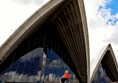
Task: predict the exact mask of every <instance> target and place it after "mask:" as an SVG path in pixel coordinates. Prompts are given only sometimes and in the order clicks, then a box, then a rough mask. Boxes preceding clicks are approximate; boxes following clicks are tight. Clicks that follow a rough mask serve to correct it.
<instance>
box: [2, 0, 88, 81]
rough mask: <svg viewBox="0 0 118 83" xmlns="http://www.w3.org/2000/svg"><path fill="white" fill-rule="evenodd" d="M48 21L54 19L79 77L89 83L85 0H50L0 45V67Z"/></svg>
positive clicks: (53, 21)
mask: <svg viewBox="0 0 118 83" xmlns="http://www.w3.org/2000/svg"><path fill="white" fill-rule="evenodd" d="M46 22H49V23H51V24H52V25H53V26H54V27H55V28H56V29H57V31H58V33H59V35H60V37H61V38H62V40H63V42H64V44H65V46H66V48H67V50H68V52H69V55H70V57H71V58H72V62H73V63H74V66H75V68H76V72H77V74H76V75H77V76H79V77H77V78H78V79H79V80H80V82H82V83H88V82H89V69H90V68H89V66H90V64H89V41H88V30H87V23H86V15H85V10H84V4H83V0H51V1H50V2H48V3H47V4H46V5H44V6H43V7H42V8H41V9H39V10H38V11H37V12H35V13H34V14H33V15H32V16H31V17H30V18H29V19H28V20H27V21H26V22H25V23H24V24H23V25H21V27H19V28H18V29H17V30H16V31H15V33H14V34H13V35H12V36H11V37H10V38H9V39H8V40H7V41H6V42H5V43H4V44H3V45H2V47H1V48H0V60H1V63H0V67H1V65H2V63H3V62H4V63H5V61H6V59H7V57H8V56H10V55H11V54H12V52H13V51H14V50H15V49H17V48H18V46H19V45H20V44H21V43H22V42H23V41H24V40H25V39H26V38H27V37H28V36H29V35H30V34H31V33H33V32H34V31H35V30H36V29H37V26H38V28H40V27H42V25H43V24H44V23H46ZM70 60H71V59H70ZM66 63H67V62H66ZM70 63H71V61H70ZM70 63H67V64H70ZM7 64H8V63H7ZM8 65H9V64H8Z"/></svg>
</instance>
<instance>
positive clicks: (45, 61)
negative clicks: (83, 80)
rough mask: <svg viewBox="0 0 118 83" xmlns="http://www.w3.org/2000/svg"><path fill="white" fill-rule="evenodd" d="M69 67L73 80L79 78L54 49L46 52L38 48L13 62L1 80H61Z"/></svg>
mask: <svg viewBox="0 0 118 83" xmlns="http://www.w3.org/2000/svg"><path fill="white" fill-rule="evenodd" d="M66 69H68V70H69V71H70V74H71V80H73V81H76V83H78V82H77V79H76V77H75V75H74V74H73V72H72V71H71V70H70V69H69V67H68V66H67V65H66V64H65V63H64V62H63V61H62V60H61V59H60V57H59V56H58V55H57V54H56V53H55V52H54V51H53V50H52V49H48V48H47V50H46V51H45V52H44V50H43V48H37V49H34V50H32V51H31V52H29V53H27V54H25V55H24V56H23V57H21V58H20V59H19V60H17V61H16V62H14V63H12V64H11V66H9V67H8V68H7V69H6V70H5V71H4V72H3V73H2V75H1V78H0V80H1V81H7V82H60V79H61V77H62V75H63V73H64V71H65V70H66Z"/></svg>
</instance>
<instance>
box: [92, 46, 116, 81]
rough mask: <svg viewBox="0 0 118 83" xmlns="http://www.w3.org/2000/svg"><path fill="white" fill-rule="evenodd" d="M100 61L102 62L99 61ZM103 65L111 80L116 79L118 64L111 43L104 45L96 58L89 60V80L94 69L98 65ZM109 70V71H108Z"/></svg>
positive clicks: (93, 74)
mask: <svg viewBox="0 0 118 83" xmlns="http://www.w3.org/2000/svg"><path fill="white" fill-rule="evenodd" d="M101 62H102V63H101ZM100 63H101V64H102V65H104V69H105V72H106V73H107V76H108V77H109V78H110V79H111V81H113V82H114V81H118V66H117V61H116V58H115V55H114V52H113V49H112V47H111V45H110V44H109V45H107V46H104V47H103V48H102V49H101V50H100V51H99V54H98V56H97V57H96V59H94V60H93V61H92V62H91V67H90V79H91V82H92V80H93V78H94V76H95V74H96V71H97V69H98V67H99V65H100ZM108 70H109V71H108Z"/></svg>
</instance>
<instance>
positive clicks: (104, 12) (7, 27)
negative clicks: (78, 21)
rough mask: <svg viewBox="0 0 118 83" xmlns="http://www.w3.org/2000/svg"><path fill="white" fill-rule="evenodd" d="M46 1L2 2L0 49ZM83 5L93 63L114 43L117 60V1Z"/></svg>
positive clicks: (91, 2)
mask: <svg viewBox="0 0 118 83" xmlns="http://www.w3.org/2000/svg"><path fill="white" fill-rule="evenodd" d="M47 1H48V0H0V10H1V13H0V18H1V19H0V45H2V44H3V43H4V42H5V41H6V39H7V38H8V37H9V36H10V35H11V34H12V33H13V32H14V31H15V30H16V29H17V28H18V27H19V26H21V25H22V24H23V22H24V21H25V20H27V18H28V17H30V16H31V15H32V14H33V13H34V12H35V11H36V10H38V9H39V8H40V7H41V6H42V5H43V4H45V3H46V2H47ZM84 3H85V10H86V16H87V24H88V31H89V45H90V59H91V60H93V59H94V57H96V56H97V54H98V52H99V50H100V49H101V48H102V47H103V46H104V45H106V44H108V43H111V45H112V47H113V50H114V53H115V55H116V58H117V60H118V38H117V35H118V29H117V27H118V6H117V3H118V1H117V0H91V1H89V0H84ZM101 6H102V7H101ZM21 12H22V13H21ZM6 23H7V24H6Z"/></svg>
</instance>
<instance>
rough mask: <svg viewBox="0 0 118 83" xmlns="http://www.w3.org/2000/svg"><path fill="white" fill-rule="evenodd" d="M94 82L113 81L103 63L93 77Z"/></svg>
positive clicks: (104, 82) (108, 82) (105, 82)
mask: <svg viewBox="0 0 118 83" xmlns="http://www.w3.org/2000/svg"><path fill="white" fill-rule="evenodd" d="M92 83H111V80H110V79H109V77H108V76H107V75H106V72H105V70H104V68H103V67H102V65H101V64H100V66H99V67H98V70H97V72H96V74H95V76H94V78H93V81H92Z"/></svg>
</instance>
